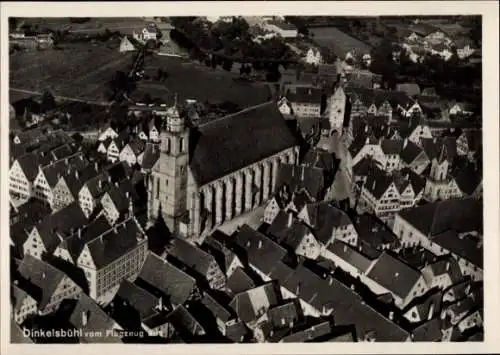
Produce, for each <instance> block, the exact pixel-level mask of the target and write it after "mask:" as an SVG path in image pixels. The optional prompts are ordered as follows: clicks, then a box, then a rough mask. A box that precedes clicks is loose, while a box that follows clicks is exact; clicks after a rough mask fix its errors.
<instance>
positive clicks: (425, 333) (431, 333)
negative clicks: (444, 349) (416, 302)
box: [411, 318, 443, 342]
mask: <svg viewBox="0 0 500 355" xmlns="http://www.w3.org/2000/svg"><path fill="white" fill-rule="evenodd" d="M411 339H412V341H425V342H436V341H441V340H442V339H443V334H442V332H441V320H440V319H439V318H434V319H431V320H429V321H427V322H425V323H423V324H421V325H419V326H418V327H417V328H415V329H414V330H413V332H412V335H411Z"/></svg>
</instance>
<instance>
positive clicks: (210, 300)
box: [201, 292, 233, 322]
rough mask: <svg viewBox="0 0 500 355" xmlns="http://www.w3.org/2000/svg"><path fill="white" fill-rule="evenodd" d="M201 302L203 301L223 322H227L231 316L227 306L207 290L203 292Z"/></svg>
mask: <svg viewBox="0 0 500 355" xmlns="http://www.w3.org/2000/svg"><path fill="white" fill-rule="evenodd" d="M201 303H203V304H204V305H205V307H207V308H208V309H209V310H210V312H212V314H213V315H214V316H215V317H216V318H217V319H220V320H221V321H223V322H227V321H229V320H230V319H232V318H233V314H232V313H231V312H230V311H229V310H228V309H227V307H226V306H225V305H223V304H221V303H220V302H219V301H218V300H217V299H216V298H214V297H213V296H212V295H210V294H209V293H208V292H205V293H204V294H203V298H202V299H201Z"/></svg>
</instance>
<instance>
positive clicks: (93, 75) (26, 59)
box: [9, 44, 134, 100]
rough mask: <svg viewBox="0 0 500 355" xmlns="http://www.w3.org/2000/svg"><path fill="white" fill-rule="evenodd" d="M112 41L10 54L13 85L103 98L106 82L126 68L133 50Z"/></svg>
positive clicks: (11, 85)
mask: <svg viewBox="0 0 500 355" xmlns="http://www.w3.org/2000/svg"><path fill="white" fill-rule="evenodd" d="M108 46H109V44H95V45H93V44H74V45H67V46H65V47H63V48H62V49H60V50H46V51H25V52H15V53H13V54H11V55H10V58H9V59H10V64H9V65H10V78H9V79H10V87H11V88H14V89H24V90H33V91H43V90H44V89H49V90H50V91H51V92H52V93H53V94H54V95H60V96H67V97H76V98H80V99H89V100H102V99H103V98H104V97H103V93H104V89H105V84H106V82H107V81H109V80H110V78H111V76H112V75H113V74H114V73H115V72H116V71H117V70H127V68H128V67H129V66H130V65H131V62H132V58H133V55H134V54H133V53H120V52H119V51H118V49H117V48H116V46H109V47H108Z"/></svg>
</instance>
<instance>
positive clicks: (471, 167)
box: [451, 163, 483, 195]
mask: <svg viewBox="0 0 500 355" xmlns="http://www.w3.org/2000/svg"><path fill="white" fill-rule="evenodd" d="M451 175H452V176H453V178H454V179H455V182H456V183H457V186H458V188H459V189H460V191H462V192H464V193H465V194H466V195H471V194H473V193H474V191H476V189H477V187H478V186H479V184H480V183H481V182H482V180H483V174H482V167H481V166H479V164H478V163H467V164H466V165H465V166H462V167H458V168H457V169H455V171H452V174H451Z"/></svg>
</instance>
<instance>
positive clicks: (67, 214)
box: [35, 202, 88, 254]
mask: <svg viewBox="0 0 500 355" xmlns="http://www.w3.org/2000/svg"><path fill="white" fill-rule="evenodd" d="M87 222H88V220H87V217H85V214H84V213H83V211H82V209H81V207H80V204H79V203H78V202H73V203H72V204H70V205H68V206H66V207H64V208H63V209H61V210H59V211H57V212H55V213H53V214H51V215H49V216H47V217H45V218H44V219H43V220H42V221H41V222H40V223H38V224H37V225H36V226H35V227H36V229H37V231H38V233H39V234H40V237H41V238H42V241H43V243H44V245H45V248H46V249H47V252H48V253H49V254H50V253H52V252H53V251H54V250H55V248H56V247H57V246H58V245H59V243H60V242H61V240H62V239H61V238H62V237H64V236H67V235H69V234H70V233H71V232H72V230H73V229H76V228H79V227H83V226H84V225H85V224H86V223H87Z"/></svg>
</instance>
